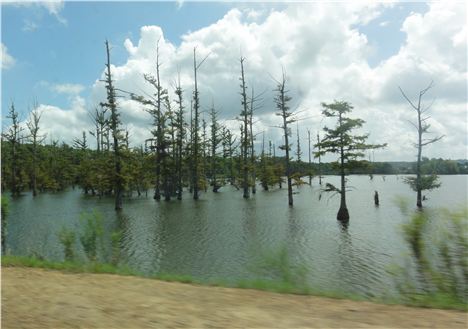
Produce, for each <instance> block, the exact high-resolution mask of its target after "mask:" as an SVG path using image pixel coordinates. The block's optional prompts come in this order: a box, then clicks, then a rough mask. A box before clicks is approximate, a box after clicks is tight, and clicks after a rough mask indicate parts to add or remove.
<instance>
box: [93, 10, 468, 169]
mask: <svg viewBox="0 0 468 329" xmlns="http://www.w3.org/2000/svg"><path fill="white" fill-rule="evenodd" d="M385 6H387V4H383V3H375V2H371V3H366V2H359V3H354V2H353V3H351V2H350V3H346V4H340V5H339V6H337V5H336V4H332V3H314V4H304V3H301V4H289V5H288V6H287V8H286V9H284V10H273V11H271V12H270V13H269V14H266V15H264V17H262V19H256V20H254V21H252V17H249V13H250V12H249V11H241V10H237V9H232V10H230V11H229V12H227V13H226V15H225V16H224V17H223V18H222V19H220V20H219V21H217V22H216V23H214V24H212V25H209V26H206V27H204V28H201V29H199V30H197V31H193V32H190V33H187V34H185V35H183V36H182V37H181V40H182V41H181V43H180V45H178V46H176V45H174V44H172V43H171V42H169V41H168V40H166V39H165V38H164V33H163V31H162V29H161V28H160V27H158V26H143V27H142V28H141V30H140V37H139V40H137V41H136V42H135V41H132V40H130V39H127V40H125V42H124V46H125V49H126V50H127V52H128V59H127V61H126V63H124V64H122V65H119V66H112V72H113V75H114V76H113V78H114V79H115V84H116V86H117V88H119V89H122V90H126V91H130V92H135V93H140V94H145V93H148V94H151V93H153V92H154V90H153V89H152V87H151V86H150V85H148V84H147V83H146V82H145V81H144V79H143V74H145V73H150V74H154V73H155V54H156V44H157V42H158V40H159V48H160V61H161V63H162V65H161V78H162V81H163V84H164V86H165V87H167V88H168V89H169V93H170V94H171V95H173V89H172V86H173V85H174V81H175V79H176V78H177V75H178V72H180V78H181V84H182V87H183V88H184V90H185V99H186V106H187V107H188V108H189V106H190V105H189V104H190V101H189V98H190V96H191V93H192V88H193V78H192V76H193V67H192V65H193V49H194V47H196V49H197V58H198V59H199V60H201V59H203V58H205V57H206V56H208V57H207V59H206V61H205V62H204V64H203V65H202V66H201V68H200V70H199V86H200V93H201V98H202V104H201V105H202V109H203V110H207V109H208V108H209V107H210V106H211V104H212V103H213V102H214V104H215V106H216V107H217V108H218V109H219V111H220V116H221V119H222V120H224V122H225V124H226V125H228V126H229V127H230V128H232V129H237V128H238V123H237V122H236V121H235V120H233V119H235V117H236V116H237V115H238V114H239V112H240V107H241V104H240V96H239V80H238V78H239V75H240V64H239V58H240V56H244V57H245V58H246V64H245V69H246V79H247V83H248V86H249V94H250V92H251V90H252V88H255V91H256V93H257V94H258V93H261V92H264V94H263V99H264V101H263V103H262V107H261V109H259V110H258V111H257V114H256V116H257V123H256V127H255V130H256V131H255V133H258V132H261V131H265V134H266V137H267V138H268V139H271V140H272V141H273V142H275V143H276V144H277V145H279V144H280V143H281V132H280V130H279V129H276V128H274V127H273V126H275V125H277V124H278V119H279V118H278V117H277V116H275V114H274V112H275V107H274V103H273V101H272V99H273V89H274V88H275V81H274V79H278V78H279V77H280V76H281V74H282V70H283V69H284V71H285V72H286V74H287V78H288V81H287V84H288V89H289V90H290V94H291V96H292V97H293V102H292V104H291V105H292V107H293V108H295V107H296V106H297V107H298V108H299V109H300V110H301V111H302V112H301V114H300V115H299V117H301V118H303V120H302V121H300V123H299V126H300V130H301V132H302V138H301V139H302V140H303V141H304V143H305V139H306V134H307V133H306V129H311V130H312V131H317V130H319V129H320V128H321V127H323V126H324V125H332V124H333V122H330V121H328V120H326V119H323V118H322V116H321V113H320V111H321V108H320V102H331V101H333V100H334V99H344V100H347V101H349V102H351V103H352V104H353V105H354V106H355V109H354V111H353V116H356V117H361V118H364V119H365V120H366V121H367V124H366V125H365V128H364V130H365V131H369V132H370V140H371V142H376V143H382V142H388V144H389V146H388V148H387V149H386V150H383V151H376V160H378V161H379V160H401V159H404V160H412V159H414V157H415V150H414V148H413V146H412V143H413V141H415V138H416V135H415V134H416V133H415V131H413V128H412V126H411V125H410V124H409V123H408V122H407V120H414V119H415V113H414V111H412V110H411V108H410V107H409V106H408V105H407V104H406V103H405V100H404V99H403V97H402V96H401V94H400V93H399V90H398V86H401V87H402V88H403V89H404V90H405V91H406V92H407V94H408V95H409V96H410V97H416V96H417V93H418V92H419V90H420V89H423V88H424V87H426V85H427V84H428V83H429V82H430V81H431V80H434V81H435V85H434V88H433V89H432V90H431V92H430V93H428V95H427V98H426V100H427V104H429V103H430V102H432V100H433V98H434V97H436V100H435V102H434V104H433V106H432V108H431V115H432V118H433V119H432V121H431V124H432V131H433V132H434V134H435V135H440V134H445V135H447V137H446V138H444V139H443V140H442V141H440V142H438V143H437V144H434V145H433V146H431V147H428V148H427V150H426V152H427V153H426V154H425V155H426V156H429V157H432V156H434V157H439V156H440V157H446V158H465V157H466V152H467V140H466V133H467V131H466V116H467V112H466V101H467V100H466V79H467V70H466V23H465V22H466V12H465V10H464V9H465V7H464V4H462V3H461V4H460V3H452V2H447V3H430V4H429V10H428V12H426V13H425V14H418V13H413V14H411V15H410V16H409V17H407V18H406V20H405V21H404V23H403V25H402V26H401V30H402V31H403V32H404V33H405V34H406V40H405V42H404V44H402V46H401V48H400V50H399V52H398V53H397V54H395V55H393V56H391V57H390V58H388V59H386V60H384V61H382V62H381V63H380V64H379V65H378V66H377V67H374V68H371V67H370V66H369V64H368V61H367V58H368V56H369V55H370V53H371V48H370V46H369V44H368V41H367V37H366V35H365V34H363V33H360V32H359V30H358V28H357V27H358V26H360V25H365V24H368V23H369V22H370V21H371V20H373V19H376V18H377V17H379V15H381V13H382V12H383V11H384V10H385ZM250 16H251V15H250ZM100 79H102V76H101V77H97V79H96V82H95V84H94V85H93V87H92V96H91V99H90V103H91V104H96V103H99V102H100V101H102V100H103V99H105V89H104V86H103V83H102V82H101V81H99V80H100ZM120 107H121V110H122V112H123V115H122V118H123V119H124V122H126V123H127V125H128V126H129V127H130V128H131V129H132V131H133V133H132V138H133V143H141V142H142V141H143V140H144V139H145V138H148V137H149V127H150V122H151V120H150V118H149V115H148V114H147V113H146V112H145V110H144V109H143V108H141V106H138V105H137V104H135V103H134V102H132V101H129V100H123V99H120ZM447 111H448V112H447ZM205 115H206V117H207V118H208V115H207V114H205ZM294 140H295V138H294ZM328 160H332V159H331V158H330V159H328Z"/></svg>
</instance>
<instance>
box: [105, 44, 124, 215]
mask: <svg viewBox="0 0 468 329" xmlns="http://www.w3.org/2000/svg"><path fill="white" fill-rule="evenodd" d="M106 53H107V63H106V73H105V80H104V82H105V86H106V91H107V102H106V103H103V104H102V105H103V106H105V107H106V108H108V109H109V110H110V119H109V120H110V121H109V127H110V130H111V132H112V139H113V153H114V154H113V155H114V177H113V185H114V193H115V210H121V209H122V197H123V181H122V173H121V171H122V156H121V152H120V145H119V138H120V131H121V129H120V125H121V121H120V113H119V111H118V108H117V99H116V93H115V87H114V81H113V80H112V73H111V64H110V53H109V42H108V41H107V40H106Z"/></svg>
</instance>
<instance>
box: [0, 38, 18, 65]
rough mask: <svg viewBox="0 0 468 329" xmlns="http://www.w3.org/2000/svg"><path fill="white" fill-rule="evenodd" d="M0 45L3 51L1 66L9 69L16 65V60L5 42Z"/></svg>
mask: <svg viewBox="0 0 468 329" xmlns="http://www.w3.org/2000/svg"><path fill="white" fill-rule="evenodd" d="M0 47H1V51H2V58H1V68H2V70H8V69H9V68H11V67H13V65H15V62H16V60H15V59H14V58H13V56H11V55H10V54H9V53H8V48H7V47H6V46H5V45H4V44H3V43H0Z"/></svg>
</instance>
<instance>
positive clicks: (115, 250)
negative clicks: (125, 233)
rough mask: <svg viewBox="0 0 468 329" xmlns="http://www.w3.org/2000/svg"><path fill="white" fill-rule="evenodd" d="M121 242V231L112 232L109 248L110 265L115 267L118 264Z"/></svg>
mask: <svg viewBox="0 0 468 329" xmlns="http://www.w3.org/2000/svg"><path fill="white" fill-rule="evenodd" d="M121 240H122V231H121V230H118V231H114V232H112V234H111V247H112V255H111V264H113V265H116V264H117V263H118V262H119V258H120V242H121Z"/></svg>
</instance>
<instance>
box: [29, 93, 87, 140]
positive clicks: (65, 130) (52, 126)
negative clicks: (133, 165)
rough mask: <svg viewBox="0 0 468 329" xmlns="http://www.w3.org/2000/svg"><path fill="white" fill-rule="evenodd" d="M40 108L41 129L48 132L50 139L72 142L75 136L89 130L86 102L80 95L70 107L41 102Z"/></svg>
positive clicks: (79, 135) (77, 136) (78, 136)
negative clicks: (65, 107)
mask: <svg viewBox="0 0 468 329" xmlns="http://www.w3.org/2000/svg"><path fill="white" fill-rule="evenodd" d="M38 110H39V111H41V112H42V116H41V125H42V126H41V131H42V132H43V133H46V134H47V139H48V140H59V141H64V142H66V143H69V144H70V143H72V142H73V139H74V138H80V137H81V134H82V132H83V131H87V130H89V127H90V120H89V116H88V112H87V110H86V102H85V100H84V99H83V98H81V97H79V96H75V97H74V98H73V100H72V102H71V104H70V108H68V109H61V108H59V107H57V106H52V105H46V104H41V105H39V107H38Z"/></svg>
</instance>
